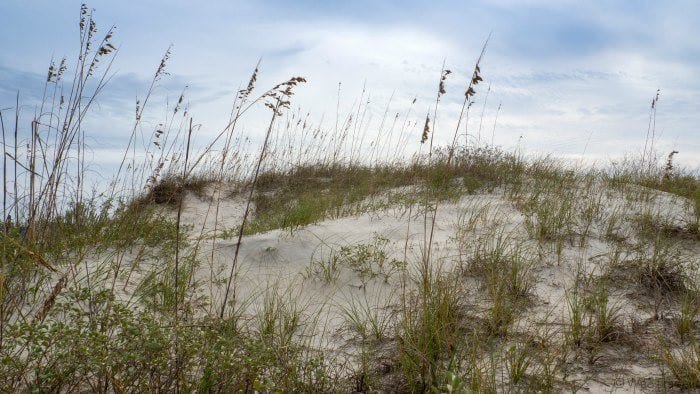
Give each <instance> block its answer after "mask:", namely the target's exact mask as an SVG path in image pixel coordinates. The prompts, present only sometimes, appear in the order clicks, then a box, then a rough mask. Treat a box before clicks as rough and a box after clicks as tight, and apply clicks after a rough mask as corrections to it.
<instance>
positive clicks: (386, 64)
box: [0, 0, 700, 168]
mask: <svg viewBox="0 0 700 394" xmlns="http://www.w3.org/2000/svg"><path fill="white" fill-rule="evenodd" d="M88 6H89V7H90V8H91V9H94V18H95V20H96V22H97V24H98V28H99V29H100V32H105V31H106V29H108V28H109V27H110V26H112V25H113V26H115V27H116V33H115V37H114V39H113V42H114V43H115V45H116V46H117V47H118V48H119V50H118V53H117V56H116V58H115V61H114V64H113V66H112V73H111V74H110V75H112V79H111V80H110V82H109V85H108V86H107V88H106V90H105V91H104V93H103V94H102V95H101V96H100V99H99V100H98V101H97V105H96V107H95V110H94V113H93V117H94V118H93V120H92V121H91V122H89V123H87V125H88V127H87V128H88V130H87V131H86V134H87V135H88V138H89V143H90V146H91V152H93V154H92V156H91V158H92V160H94V161H95V162H96V163H97V164H98V165H99V163H104V164H105V165H106V166H107V167H109V165H108V164H109V163H112V164H113V163H114V162H115V161H116V160H118V157H119V153H118V152H119V151H120V149H123V146H124V144H125V141H126V140H127V139H128V135H129V133H130V130H131V124H133V118H134V102H135V99H136V98H137V97H141V98H142V97H143V95H144V94H145V91H146V89H147V88H148V86H149V83H150V79H151V78H152V75H153V73H154V71H155V69H156V67H157V66H158V64H159V62H160V59H161V57H162V56H163V54H164V52H165V51H166V49H167V48H168V47H170V46H171V45H172V55H171V57H170V60H169V61H168V64H167V71H168V72H169V75H167V76H166V77H165V78H163V79H162V80H161V81H159V83H158V85H157V87H156V91H155V93H156V96H157V97H159V99H160V101H159V104H156V105H155V106H154V107H155V108H154V109H153V112H154V113H153V115H152V116H153V117H154V119H155V118H157V116H159V114H160V113H163V112H165V110H164V105H165V104H163V103H164V102H165V101H166V100H168V101H170V102H172V101H173V100H176V99H177V97H178V96H179V94H180V92H181V91H182V90H183V88H184V87H185V86H187V94H186V95H187V100H188V102H189V103H190V113H191V114H192V116H193V117H194V118H195V121H196V122H197V123H198V124H200V125H201V128H200V129H199V130H200V131H199V138H198V141H200V142H201V141H207V140H208V139H210V138H211V137H212V136H214V135H216V134H217V133H218V132H219V131H220V130H221V129H222V128H223V127H224V125H225V124H226V123H227V121H228V118H229V113H230V107H231V104H232V101H233V98H234V96H235V92H236V91H237V90H238V89H240V88H241V87H242V86H244V85H245V84H246V83H247V81H248V79H249V77H250V74H251V71H252V70H253V69H254V68H255V65H256V63H257V62H258V60H260V61H261V63H260V74H259V80H258V84H259V86H267V87H269V86H272V85H274V84H275V83H277V82H281V81H284V80H286V79H288V78H289V77H292V76H297V75H298V76H303V77H305V78H306V79H307V80H308V83H306V84H305V85H304V86H300V87H298V89H297V94H296V95H295V96H294V98H293V106H294V107H295V108H296V107H299V108H301V109H303V111H304V112H306V111H308V112H309V113H310V114H311V115H310V117H311V118H312V119H313V121H314V122H316V123H317V124H319V125H320V126H322V127H326V128H332V127H333V125H334V124H335V118H336V112H337V108H336V106H339V107H340V108H341V111H340V112H341V113H343V112H349V111H352V109H353V108H354V107H353V105H355V104H356V103H357V102H359V101H360V99H361V98H362V99H363V100H366V99H368V100H369V101H370V105H369V107H370V111H371V113H372V114H373V116H374V117H373V119H375V121H377V122H378V120H379V119H380V118H381V114H382V113H383V112H384V111H385V108H387V106H388V107H389V108H390V112H391V113H394V112H396V113H402V114H403V113H404V112H405V111H406V110H407V108H408V107H409V106H410V104H411V102H412V101H413V99H414V98H416V99H417V102H416V104H415V107H414V108H415V112H416V117H417V118H421V117H424V116H425V115H424V114H425V113H426V112H427V111H428V110H429V109H430V108H431V106H432V105H433V103H434V99H435V91H436V85H437V82H438V78H439V76H440V70H441V68H442V65H443V62H444V63H445V65H446V67H447V68H448V69H450V70H452V71H453V74H451V75H450V76H449V78H448V80H447V84H446V89H447V94H446V95H445V96H444V98H443V101H442V102H441V107H440V115H439V118H438V125H437V128H436V132H435V138H436V142H437V143H442V144H447V143H448V142H449V141H451V136H452V133H453V132H454V123H455V122H456V118H457V115H458V113H459V108H460V106H461V103H462V100H463V97H464V96H463V94H464V90H465V87H466V84H467V83H468V79H469V77H470V76H471V73H472V70H473V67H474V63H475V61H476V59H477V57H478V56H479V53H480V51H481V47H482V45H483V44H484V42H485V40H486V38H487V37H489V35H490V40H489V42H488V46H487V49H486V54H485V57H484V59H483V61H482V63H481V70H482V76H483V78H484V83H483V84H481V85H479V89H478V90H477V95H476V96H475V102H474V105H473V107H472V108H471V112H470V114H471V115H470V118H469V119H470V120H469V123H468V124H467V132H468V133H471V134H472V136H473V137H472V138H477V137H479V139H480V140H482V141H486V142H490V141H491V140H493V142H494V143H495V144H496V145H499V146H502V147H504V148H506V149H519V150H520V151H522V152H526V153H531V154H551V155H553V156H556V157H562V158H570V159H576V160H578V159H581V158H583V159H584V160H585V161H587V162H594V163H597V164H598V163H599V164H600V165H605V164H607V163H610V162H611V161H613V160H619V159H620V158H621V157H623V156H635V155H636V156H639V155H641V152H642V150H643V147H644V145H645V136H646V135H647V131H648V125H649V116H650V104H651V100H652V99H653V98H654V96H655V94H656V92H657V89H658V90H660V92H661V95H660V100H659V102H658V104H657V106H656V129H655V138H656V140H655V141H654V146H655V147H656V148H657V149H658V152H659V155H660V156H661V157H665V156H666V155H667V154H668V153H669V152H670V151H672V150H677V151H679V153H678V154H677V155H676V156H675V161H676V163H678V164H679V165H682V166H686V167H689V168H700V130H699V128H700V126H699V125H700V40H698V39H697V37H700V2H697V1H694V0H690V1H667V2H659V1H641V0H640V1H595V2H594V1H567V0H522V1H506V0H493V1H485V0H477V1H418V0H409V1H389V0H387V1H368V0H359V1H312V0H301V1H293V2H292V1H267V0H261V1H207V2H192V1H181V0H168V1H166V0H144V1H139V2H126V1H106V0H102V1H92V2H89V3H88ZM79 10H80V2H77V1H72V0H64V1H54V0H51V1H49V0H32V1H26V0H2V2H0V110H4V111H5V112H3V114H4V116H6V117H7V116H10V115H8V114H14V105H15V104H14V100H15V95H16V94H17V92H19V93H20V97H21V101H22V103H23V104H22V106H21V110H22V112H23V113H32V112H33V111H34V109H35V107H36V103H37V100H38V99H39V98H40V97H41V93H42V89H43V86H44V85H43V84H44V80H45V75H46V70H47V68H48V64H49V62H50V60H51V58H52V57H53V58H54V59H60V58H61V57H63V56H67V57H68V58H69V59H70V58H72V57H73V56H74V55H75V53H76V51H77V42H78V18H79ZM339 84H340V85H339ZM339 86H340V91H339ZM489 86H490V88H489ZM363 89H365V92H364V93H363ZM499 107H500V109H499ZM159 111H160V112H159ZM153 122H156V121H155V120H154V121H153ZM480 128H481V131H478V130H479V129H480ZM245 130H246V132H247V133H249V134H250V137H251V139H252V140H254V141H255V140H259V139H260V138H261V136H262V134H263V133H264V130H265V124H264V120H263V118H262V117H259V118H258V117H256V116H251V117H250V119H247V123H246V125H245ZM419 139H420V130H418V132H417V134H416V137H415V143H416V146H418V145H419Z"/></svg>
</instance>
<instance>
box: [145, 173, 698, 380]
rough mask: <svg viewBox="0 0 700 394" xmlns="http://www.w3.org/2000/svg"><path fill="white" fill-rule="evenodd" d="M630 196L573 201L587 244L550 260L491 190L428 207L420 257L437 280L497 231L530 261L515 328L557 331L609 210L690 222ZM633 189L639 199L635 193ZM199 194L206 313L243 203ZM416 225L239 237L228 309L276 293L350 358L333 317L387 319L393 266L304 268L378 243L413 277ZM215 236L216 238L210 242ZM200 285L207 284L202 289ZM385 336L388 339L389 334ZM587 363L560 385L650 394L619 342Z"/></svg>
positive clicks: (606, 249) (624, 297) (602, 251)
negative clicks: (595, 202) (586, 225)
mask: <svg viewBox="0 0 700 394" xmlns="http://www.w3.org/2000/svg"><path fill="white" fill-rule="evenodd" d="M640 193H641V192H640V191H639V190H637V189H636V187H628V188H625V189H622V190H609V189H605V188H602V187H599V188H594V189H592V191H591V190H589V195H582V196H580V197H581V200H586V199H593V198H600V199H601V200H600V201H601V204H600V205H601V207H602V210H601V212H600V213H599V215H598V218H597V219H596V220H594V222H593V225H592V227H591V235H590V237H589V239H588V241H587V242H586V243H585V244H584V245H583V246H582V247H581V246H580V245H572V244H571V243H569V242H565V243H564V244H563V249H562V250H561V253H557V251H556V248H555V245H553V244H547V243H544V244H542V243H538V242H536V241H535V240H533V239H532V237H530V236H529V235H528V232H527V231H526V227H525V216H524V214H523V213H522V210H521V209H519V206H518V203H519V202H518V200H517V199H516V200H513V199H510V198H508V197H507V196H506V193H504V192H502V191H500V190H497V191H494V192H492V193H481V194H476V195H465V196H463V197H461V198H460V199H459V200H458V201H456V202H450V203H447V202H444V203H440V204H439V207H438V210H437V216H436V221H435V230H434V236H433V248H432V257H433V258H432V259H431V260H432V262H433V264H435V265H436V266H439V269H441V270H443V271H445V272H452V271H455V270H459V269H460V266H461V264H462V262H463V261H464V260H465V259H466V258H468V256H469V254H470V253H471V252H472V251H473V249H474V247H475V245H477V244H478V243H483V242H492V241H493V240H494V239H495V237H497V235H498V234H502V235H504V236H507V237H509V239H512V240H514V241H513V242H517V243H518V244H519V245H521V247H523V248H527V250H528V252H529V254H530V256H531V257H532V259H533V261H534V268H533V269H534V274H535V278H536V284H535V286H534V291H533V293H534V294H532V297H531V300H532V301H531V302H530V305H529V308H527V310H523V311H521V317H520V320H519V321H518V322H517V323H516V324H515V326H516V330H529V329H532V327H542V326H545V327H546V328H548V329H550V330H555V331H556V330H561V329H563V327H564V326H565V325H566V322H567V319H568V312H567V304H566V299H565V290H566V289H568V288H570V287H571V286H572V284H573V281H574V279H575V273H576V272H577V269H583V270H584V271H585V272H588V273H593V274H594V275H595V274H597V273H600V272H601V270H602V269H603V266H604V264H605V262H606V261H609V260H610V256H611V255H612V254H613V253H614V251H615V247H614V244H613V243H611V242H609V241H607V240H606V239H605V233H606V231H608V230H607V229H608V228H609V226H608V222H607V221H606V220H607V219H608V218H610V216H611V215H612V214H617V215H621V216H622V217H627V218H631V217H633V216H634V215H636V214H638V213H639V212H642V211H645V210H646V211H649V210H651V211H654V212H656V211H658V212H662V213H663V216H664V217H666V218H669V220H670V221H672V222H678V223H682V222H683V221H684V220H688V218H689V215H691V211H690V207H689V206H688V204H687V202H685V201H684V200H683V199H681V198H679V197H676V196H672V195H669V194H665V193H661V192H653V193H651V197H648V198H645V200H646V201H640V200H639V198H638V195H640ZM644 193H650V192H649V191H648V190H644ZM208 195H209V196H211V197H212V198H211V199H209V198H202V197H197V196H195V195H193V194H188V195H187V197H186V199H185V200H184V205H183V211H182V222H183V223H184V224H186V225H188V227H187V228H188V232H189V236H190V245H191V246H190V247H193V246H192V245H197V254H198V255H197V256H198V259H199V260H200V261H201V262H202V263H201V264H200V266H199V268H198V270H197V272H196V275H195V278H196V280H198V281H200V283H203V284H204V285H203V286H202V288H203V289H204V290H202V294H203V295H204V296H207V297H210V298H211V299H213V303H212V304H213V305H212V306H210V307H209V308H205V309H203V310H201V311H200V312H201V313H203V314H206V313H211V314H216V313H217V311H218V308H219V306H218V305H220V302H221V299H222V298H223V297H222V295H223V289H224V288H225V282H226V279H227V278H228V273H229V270H230V267H231V263H232V261H233V256H234V253H235V248H236V236H235V235H233V233H234V232H232V231H231V230H232V229H235V228H236V226H238V225H239V224H240V223H241V219H242V217H243V211H244V209H245V200H244V198H243V197H241V196H240V195H237V194H232V190H228V189H227V188H226V187H225V186H221V189H220V190H217V188H216V186H215V185H212V186H210V190H208ZM218 195H220V196H221V197H220V199H217V196H218ZM217 200H218V201H219V202H218V206H217V202H216V201H217ZM253 208H254V207H253ZM253 212H254V209H253ZM163 214H165V215H168V216H171V217H174V216H175V212H174V211H170V210H166V209H163ZM424 225H425V221H424V215H423V211H422V210H421V208H420V207H416V206H414V207H412V208H410V209H409V208H408V207H404V206H394V207H391V208H387V209H383V210H380V211H371V212H366V213H364V214H361V215H358V216H354V217H345V218H340V219H336V220H327V221H324V222H321V223H317V224H313V225H309V226H306V227H303V228H297V229H291V230H290V229H281V230H273V231H270V232H267V233H262V234H255V235H251V236H246V237H244V238H243V242H242V245H241V250H240V256H239V262H238V269H237V272H236V282H235V283H236V299H237V302H238V304H239V305H241V306H244V307H245V308H246V310H247V312H248V314H249V315H251V316H252V315H254V314H255V311H259V310H260V309H261V308H262V307H263V304H264V302H265V300H266V297H269V294H270V293H271V292H277V293H278V294H281V295H282V297H283V298H284V299H286V300H287V301H293V302H295V303H296V305H298V307H299V308H301V309H302V310H303V311H304V312H303V315H304V316H305V319H306V321H305V327H306V328H307V330H306V331H305V332H304V333H302V335H307V336H309V337H310V338H312V341H313V342H312V343H314V344H315V345H316V346H318V347H320V348H322V349H326V350H327V351H329V352H330V353H333V354H336V355H337V356H338V357H344V358H347V359H348V360H351V361H352V358H353V355H354V354H355V353H356V349H357V343H356V342H357V341H356V340H357V335H356V333H353V332H352V330H350V329H348V324H347V323H348V320H347V315H346V313H345V312H347V311H348V310H351V309H352V308H353V307H359V306H366V307H368V308H369V309H368V310H370V311H372V313H378V314H379V316H386V321H387V322H392V321H396V314H395V312H396V310H397V308H398V307H399V301H400V293H401V286H402V283H403V282H402V279H403V276H402V274H401V273H400V272H401V270H389V269H387V270H386V272H387V273H388V274H389V275H388V276H384V275H379V276H377V277H375V278H369V279H368V278H363V277H362V276H361V275H359V274H358V272H357V271H355V270H353V269H351V268H350V267H347V266H341V267H340V268H339V269H338V277H337V280H335V281H331V282H326V281H324V280H323V279H322V277H320V276H319V275H317V274H314V273H313V272H312V271H313V267H314V264H315V262H319V261H328V260H329V259H330V257H331V256H332V254H333V253H336V254H337V253H338V251H339V250H340V249H341V248H342V247H353V245H369V244H373V243H376V242H377V240H378V239H379V240H380V241H379V248H380V249H381V250H382V251H383V252H385V253H386V259H387V261H391V260H392V259H395V260H398V261H406V262H407V266H408V272H409V273H415V272H416V271H417V268H418V265H419V264H420V262H421V255H422V251H423V249H424V245H425V239H424V235H425V231H424ZM428 226H429V225H428ZM632 226H633V225H632V224H631V223H630V221H626V222H623V223H621V224H620V225H619V226H618V227H619V228H617V230H616V231H618V232H619V233H621V234H625V236H628V237H630V238H633V237H634V235H633V228H632ZM428 228H429V227H428ZM226 231H228V235H225V236H222V234H226ZM377 237H379V238H377ZM684 250H685V251H684V253H685V254H686V255H687V256H690V257H689V258H690V259H691V260H692V259H694V261H695V263H696V264H697V263H700V261H698V257H697V256H698V247H697V243H695V246H694V247H693V246H690V249H688V248H687V247H686V248H685V249H684ZM212 257H213V259H212ZM143 269H145V268H143ZM137 271H138V270H137ZM212 281H214V282H217V283H216V284H214V285H210V283H212ZM408 286H409V287H410V286H411V285H410V282H409V285H408ZM464 286H465V294H468V297H469V299H468V303H469V304H470V305H474V308H475V310H476V311H477V313H478V311H479V308H483V306H484V305H485V303H486V302H487V300H486V298H485V295H484V294H483V291H482V289H480V288H479V287H478V286H477V285H476V284H475V283H474V282H473V281H470V280H469V278H466V277H465V280H464ZM630 292H631V290H630V289H628V288H625V287H624V286H622V288H620V289H619V290H618V291H614V292H612V293H611V300H612V303H614V304H615V305H618V306H619V307H620V308H621V310H622V314H623V322H624V323H625V324H630V322H633V321H635V322H645V321H648V320H649V319H651V318H652V316H653V312H652V311H650V310H649V308H648V307H646V306H645V304H644V303H642V302H634V296H633V295H631V294H630ZM645 327H647V330H646V331H644V332H641V333H640V335H642V336H644V335H646V336H648V337H650V336H652V334H651V331H650V329H649V328H648V327H649V326H645ZM387 334H388V335H391V332H390V330H389V331H388V332H387ZM641 352H642V350H641V349H640V354H641ZM599 357H600V359H599V361H597V362H596V364H595V365H588V364H587V363H586V362H585V361H582V360H579V361H573V362H571V363H570V365H569V366H568V368H569V372H568V373H569V376H568V378H567V379H568V380H579V381H581V382H585V383H583V384H582V385H581V386H580V387H578V388H579V389H583V390H586V389H588V390H591V391H594V392H600V391H621V392H624V391H630V392H634V391H640V390H642V391H654V390H653V387H654V386H653V383H654V379H657V378H659V376H660V371H659V368H658V367H657V366H656V365H655V364H654V363H652V362H650V361H649V358H648V357H641V356H639V355H637V354H630V353H629V347H619V346H609V347H606V348H605V349H603V351H602V352H601V353H600V356H599ZM650 387H651V389H650Z"/></svg>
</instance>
